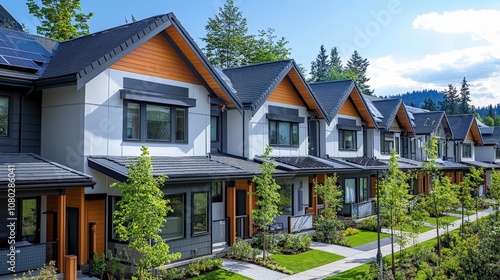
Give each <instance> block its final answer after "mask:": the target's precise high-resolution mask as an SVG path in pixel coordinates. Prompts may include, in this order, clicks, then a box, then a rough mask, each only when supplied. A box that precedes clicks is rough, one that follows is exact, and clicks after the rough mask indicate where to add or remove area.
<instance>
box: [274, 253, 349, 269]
mask: <svg viewBox="0 0 500 280" xmlns="http://www.w3.org/2000/svg"><path fill="white" fill-rule="evenodd" d="M343 258H344V257H342V256H339V255H336V254H332V253H328V252H324V251H320V250H309V251H307V252H304V253H300V254H296V255H282V254H276V255H271V259H273V260H275V261H276V262H277V263H279V264H280V265H281V266H283V267H286V268H288V269H290V270H291V271H293V272H294V273H298V272H302V271H306V270H309V269H312V268H315V267H318V266H322V265H325V264H327V263H331V262H334V261H338V260H341V259H343Z"/></svg>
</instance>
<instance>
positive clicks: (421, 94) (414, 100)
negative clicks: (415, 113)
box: [387, 89, 444, 108]
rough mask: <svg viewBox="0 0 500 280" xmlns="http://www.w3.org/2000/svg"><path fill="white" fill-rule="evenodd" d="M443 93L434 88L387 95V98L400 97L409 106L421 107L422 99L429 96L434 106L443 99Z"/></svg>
mask: <svg viewBox="0 0 500 280" xmlns="http://www.w3.org/2000/svg"><path fill="white" fill-rule="evenodd" d="M443 97H444V94H443V93H442V92H440V91H437V90H435V89H424V90H414V91H412V92H407V93H402V94H397V95H391V96H387V98H401V99H403V103H404V104H406V105H409V106H415V107H418V108H421V107H422V105H423V104H424V100H426V99H429V98H431V99H432V100H433V101H434V103H435V104H436V106H439V105H438V104H439V102H440V101H442V100H443Z"/></svg>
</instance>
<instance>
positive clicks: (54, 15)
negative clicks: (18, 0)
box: [26, 0, 94, 41]
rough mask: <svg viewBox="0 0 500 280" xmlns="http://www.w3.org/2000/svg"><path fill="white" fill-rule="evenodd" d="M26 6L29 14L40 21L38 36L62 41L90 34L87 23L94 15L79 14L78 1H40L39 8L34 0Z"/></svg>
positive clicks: (79, 6) (30, 0)
mask: <svg viewBox="0 0 500 280" xmlns="http://www.w3.org/2000/svg"><path fill="white" fill-rule="evenodd" d="M26 5H27V6H28V9H29V13H30V14H32V15H33V16H35V17H36V18H37V19H38V20H40V24H41V25H39V26H37V27H36V31H37V33H38V34H41V35H44V36H46V37H49V38H52V39H55V40H59V41H64V40H69V39H72V38H76V37H80V36H82V35H87V34H89V33H90V27H89V24H88V21H89V20H90V18H91V17H92V16H93V15H94V13H92V12H90V13H88V14H84V13H80V12H79V11H81V10H82V8H81V5H80V0H42V6H41V7H40V6H38V4H37V3H35V0H28V1H27V3H26Z"/></svg>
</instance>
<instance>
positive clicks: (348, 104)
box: [339, 97, 360, 117]
mask: <svg viewBox="0 0 500 280" xmlns="http://www.w3.org/2000/svg"><path fill="white" fill-rule="evenodd" d="M339 114H341V115H345V116H351V117H360V115H359V114H358V111H357V110H356V107H355V106H354V103H353V102H352V99H351V97H348V98H347V100H346V101H345V102H344V104H343V105H342V107H340V110H339Z"/></svg>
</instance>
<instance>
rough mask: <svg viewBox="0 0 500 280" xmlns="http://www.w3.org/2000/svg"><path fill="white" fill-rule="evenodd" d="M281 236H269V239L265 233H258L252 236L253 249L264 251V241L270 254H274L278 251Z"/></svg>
mask: <svg viewBox="0 0 500 280" xmlns="http://www.w3.org/2000/svg"><path fill="white" fill-rule="evenodd" d="M280 235H281V234H278V235H268V236H267V238H264V237H265V234H264V233H263V232H257V233H256V234H254V235H253V236H252V247H254V248H259V249H263V248H264V241H265V242H266V248H267V250H268V251H269V252H271V253H274V252H277V251H278V241H279V239H278V238H277V237H279V236H280Z"/></svg>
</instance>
